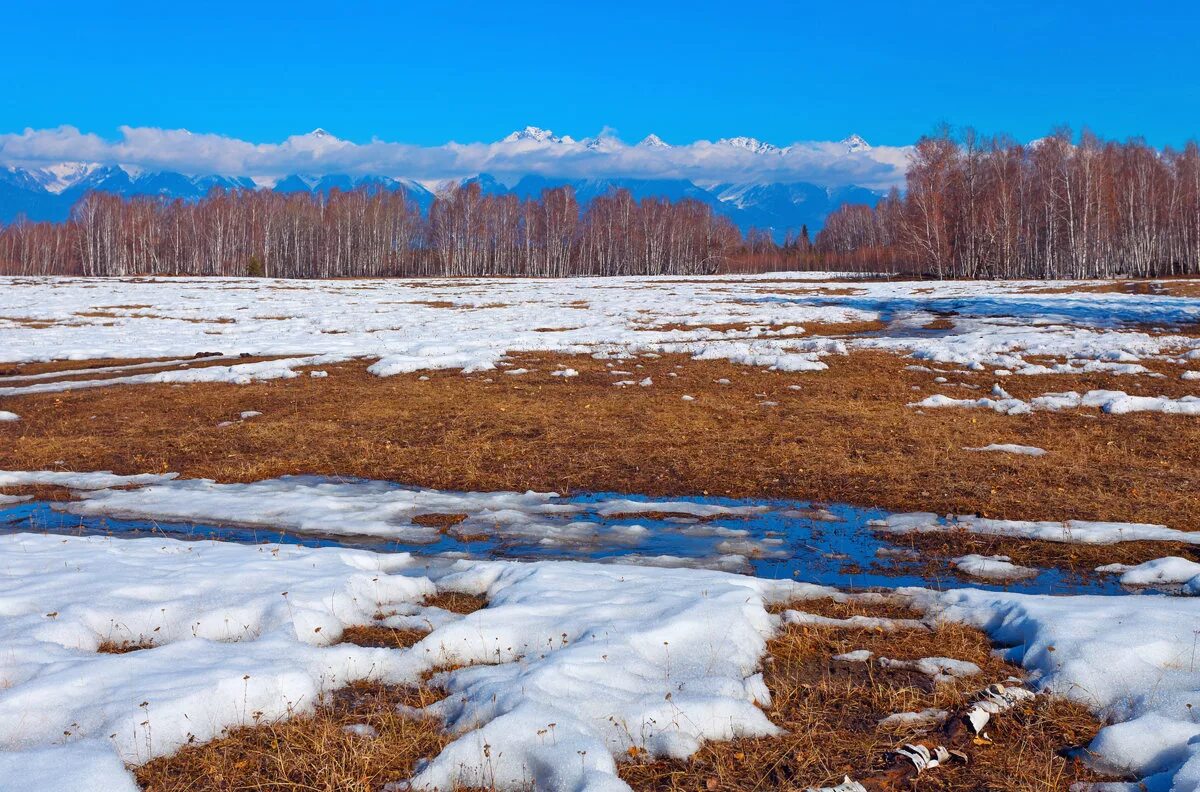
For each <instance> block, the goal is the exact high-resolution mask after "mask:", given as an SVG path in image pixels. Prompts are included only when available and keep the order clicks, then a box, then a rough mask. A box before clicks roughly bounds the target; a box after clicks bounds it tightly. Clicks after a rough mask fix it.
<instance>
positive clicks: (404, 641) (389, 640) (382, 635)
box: [338, 624, 429, 649]
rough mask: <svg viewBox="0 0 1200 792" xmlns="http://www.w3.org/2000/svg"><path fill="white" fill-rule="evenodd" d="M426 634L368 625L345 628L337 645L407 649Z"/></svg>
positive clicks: (420, 631)
mask: <svg viewBox="0 0 1200 792" xmlns="http://www.w3.org/2000/svg"><path fill="white" fill-rule="evenodd" d="M428 634H429V633H427V632H424V631H422V630H401V629H397V628H395V627H384V626H382V625H378V624H368V625H361V626H355V627H347V628H346V629H345V630H344V631H343V632H342V640H341V641H339V642H338V643H346V644H354V645H355V646H377V647H381V648H383V649H407V648H409V647H410V646H413V645H414V644H416V643H417V642H418V641H420V640H421V639H422V638H424V637H425V636H426V635H428Z"/></svg>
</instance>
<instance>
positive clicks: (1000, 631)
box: [905, 589, 1200, 792]
mask: <svg viewBox="0 0 1200 792" xmlns="http://www.w3.org/2000/svg"><path fill="white" fill-rule="evenodd" d="M905 591H906V593H910V594H912V595H913V596H914V597H915V598H916V600H917V602H918V603H921V604H922V605H923V606H925V607H931V608H933V609H935V610H937V611H939V613H938V618H942V619H950V620H955V621H962V622H966V623H968V624H972V625H974V626H976V627H979V628H981V629H983V630H985V631H987V632H988V633H989V634H990V635H991V636H992V638H993V640H995V641H996V642H998V643H999V644H1001V645H1002V646H1008V647H1011V648H1010V649H1008V650H1007V651H1006V654H1007V656H1008V657H1009V659H1010V660H1012V661H1013V662H1017V663H1020V664H1021V665H1023V666H1024V667H1025V668H1027V669H1029V670H1030V671H1032V672H1034V674H1035V682H1036V684H1037V685H1038V686H1039V687H1043V688H1048V689H1050V690H1052V691H1054V692H1056V693H1058V694H1060V695H1063V696H1066V697H1068V698H1071V699H1074V700H1076V701H1078V702H1080V703H1081V704H1084V705H1085V706H1087V707H1088V708H1089V709H1091V710H1092V711H1093V712H1096V713H1097V714H1099V715H1100V716H1101V717H1102V719H1106V720H1107V721H1108V722H1109V723H1111V724H1112V725H1109V726H1105V727H1104V728H1103V729H1102V730H1101V731H1100V733H1099V734H1098V735H1097V736H1096V738H1095V739H1094V740H1093V741H1092V743H1091V744H1090V745H1089V746H1088V749H1089V751H1090V752H1091V753H1093V754H1094V756H1093V760H1094V761H1096V762H1097V764H1099V765H1101V766H1102V767H1105V768H1106V769H1110V770H1115V771H1118V772H1131V773H1133V774H1136V775H1137V776H1139V777H1142V778H1144V779H1145V782H1146V786H1147V788H1149V789H1152V790H1161V791H1162V792H1195V790H1197V789H1200V717H1198V716H1197V714H1196V710H1197V709H1198V708H1200V655H1198V654H1197V652H1198V651H1200V650H1198V649H1197V644H1196V634H1197V630H1198V629H1200V600H1197V599H1194V598H1190V597H1155V596H1120V597H1096V596H1075V597H1055V596H1046V595H1026V594H1009V593H1002V592H988V591H979V590H975V589H960V590H955V591H948V592H941V593H936V592H932V591H927V590H915V589H914V590H905ZM1146 777H1149V778H1146Z"/></svg>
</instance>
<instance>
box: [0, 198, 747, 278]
mask: <svg viewBox="0 0 1200 792" xmlns="http://www.w3.org/2000/svg"><path fill="white" fill-rule="evenodd" d="M741 242H742V239H741V234H740V232H739V231H738V230H737V228H736V227H734V225H733V224H732V223H731V222H730V221H729V219H728V218H726V217H724V216H721V215H717V214H715V213H714V212H713V211H712V209H711V207H709V206H707V205H705V204H703V203H701V202H699V201H693V200H682V201H678V202H674V203H672V202H669V201H666V200H660V199H655V198H645V199H642V200H635V199H634V198H633V196H632V195H631V194H630V193H629V192H628V191H627V190H617V191H614V192H612V193H610V194H608V195H604V196H601V197H598V198H596V199H594V200H593V201H592V202H591V203H590V204H588V206H587V207H586V208H581V207H580V205H579V203H578V201H577V200H576V197H575V193H574V190H573V189H572V188H571V187H570V186H564V187H557V188H554V189H548V190H545V191H543V192H542V194H541V196H540V198H539V199H537V200H531V199H527V200H521V199H519V198H517V197H516V196H513V195H488V194H485V193H483V192H482V190H481V189H480V187H479V185H478V184H474V183H469V184H466V185H464V186H461V187H454V188H451V189H449V190H446V191H444V192H442V193H440V194H439V195H438V196H437V197H436V199H435V200H434V202H433V205H432V206H431V207H430V209H429V211H428V213H427V214H423V213H422V212H421V211H420V209H419V208H418V207H417V205H416V204H415V203H414V202H413V201H412V200H411V199H409V198H408V196H407V195H406V194H405V193H404V192H402V191H395V192H389V191H385V190H378V189H376V190H371V189H367V188H360V189H356V190H352V191H346V192H341V191H337V190H335V191H332V192H331V193H329V194H328V195H314V194H308V193H293V194H280V193H276V192H272V191H268V190H261V191H253V190H234V191H225V190H219V189H218V190H214V191H213V192H211V193H210V194H209V195H207V196H206V197H204V198H203V199H201V200H199V201H194V202H188V201H182V200H164V199H161V198H157V197H137V198H122V197H119V196H116V195H112V194H104V193H90V194H88V195H86V196H84V198H83V199H81V200H80V202H79V203H78V204H77V205H76V206H75V207H74V208H73V209H72V212H71V216H70V219H69V220H68V221H67V222H65V223H28V222H16V223H14V224H12V225H10V226H8V227H7V228H4V229H3V230H0V274H10V275H39V274H49V275H86V276H104V275H133V274H149V275H260V276H269V277H282V278H334V277H381V276H424V275H438V276H471V275H500V276H517V275H524V276H533V277H556V276H571V275H694V274H708V273H713V272H716V271H718V270H719V269H720V268H721V267H722V265H723V264H724V263H725V261H726V259H727V258H729V257H730V256H731V255H734V254H736V253H737V252H738V251H739V249H740V246H741Z"/></svg>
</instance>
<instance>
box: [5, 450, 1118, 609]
mask: <svg viewBox="0 0 1200 792" xmlns="http://www.w3.org/2000/svg"><path fill="white" fill-rule="evenodd" d="M25 475H29V476H37V475H39V474H25ZM43 475H44V474H43ZM60 475H61V474H60ZM114 478H118V477H114ZM31 483H36V482H31ZM58 483H66V486H71V484H70V483H68V482H58ZM114 485H115V486H118V485H119V483H117V482H114ZM119 486H120V488H101V489H91V490H87V491H83V490H79V491H76V492H75V495H76V496H77V497H78V498H79V499H78V500H74V501H64V502H48V501H26V502H21V503H15V504H14V503H9V504H5V505H0V533H17V532H45V533H57V534H69V535H112V536H129V537H133V536H169V537H171V538H176V539H215V540H221V541H231V542H242V543H260V542H267V541H270V542H281V543H286V544H300V545H306V546H314V547H351V548H357V549H367V550H375V551H382V552H401V551H410V552H414V553H419V554H423V555H436V554H457V555H463V556H467V557H472V558H510V559H574V560H586V561H600V562H614V563H635V564H644V565H651V566H696V567H707V568H713V569H722V570H726V571H730V572H741V573H746V574H753V575H757V576H760V577H767V578H792V579H795V580H800V581H805V582H811V583H821V584H826V585H832V586H838V587H840V588H848V589H855V588H868V587H886V588H894V587H897V586H926V587H934V588H958V587H966V586H969V587H973V588H987V589H1006V590H1011V591H1021V592H1030V593H1054V594H1080V593H1090V594H1119V593H1126V592H1125V589H1123V588H1122V587H1121V586H1120V585H1119V584H1118V582H1117V580H1116V578H1115V577H1114V576H1110V575H1081V574H1077V573H1072V572H1069V571H1066V570H1060V569H1042V570H1036V571H1035V572H1033V573H1031V574H1030V576H1028V577H1025V578H1022V579H1014V580H1005V581H994V580H986V579H976V578H971V577H967V576H966V575H964V574H962V573H956V572H955V571H954V569H953V567H952V566H951V565H950V563H949V562H948V561H945V560H941V561H933V562H931V560H930V559H928V558H922V557H920V556H919V555H918V554H917V553H915V552H914V551H912V550H911V549H909V548H906V547H905V545H904V543H903V541H904V540H903V537H895V538H896V542H895V543H893V542H891V541H888V537H889V536H890V535H889V534H886V533H882V532H879V531H876V530H873V529H872V528H871V525H870V523H871V522H872V521H880V520H883V519H885V518H886V517H887V516H888V513H887V512H885V511H882V510H878V509H861V508H856V507H852V506H846V505H838V504H833V505H814V504H812V503H806V502H801V501H783V500H739V499H730V498H716V497H681V498H672V499H654V498H647V497H643V496H638V495H623V494H616V493H585V494H576V495H569V496H558V495H555V494H553V493H535V492H528V493H516V492H485V493H470V492H447V491H439V490H428V489H421V488H414V487H405V486H401V485H397V484H392V483H389V482H380V481H365V480H344V479H342V480H334V479H328V478H320V477H312V476H289V477H284V478H279V479H271V480H267V481H260V482H255V483H252V484H218V483H215V482H212V481H206V480H158V481H155V482H153V483H149V484H147V485H145V486H140V487H132V488H130V487H128V485H119Z"/></svg>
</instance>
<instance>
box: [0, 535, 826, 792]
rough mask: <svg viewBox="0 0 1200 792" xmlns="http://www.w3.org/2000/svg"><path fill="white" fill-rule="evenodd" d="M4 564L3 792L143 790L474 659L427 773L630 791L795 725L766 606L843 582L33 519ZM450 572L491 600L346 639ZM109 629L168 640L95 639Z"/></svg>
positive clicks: (430, 777)
mask: <svg viewBox="0 0 1200 792" xmlns="http://www.w3.org/2000/svg"><path fill="white" fill-rule="evenodd" d="M0 569H2V570H3V575H2V576H0V613H3V614H4V618H3V619H2V620H0V788H2V789H28V788H31V784H33V783H34V781H35V780H36V781H37V782H38V783H39V784H41V783H47V787H41V786H39V787H38V788H60V789H70V788H77V787H72V786H71V784H72V783H74V779H77V778H79V777H84V776H85V775H86V774H87V773H93V772H94V773H96V776H95V777H97V778H105V779H106V783H107V784H108V785H107V786H106V788H111V789H126V788H132V786H131V784H132V782H131V781H130V780H129V779H128V777H126V782H125V783H124V784H121V783H118V782H117V777H118V776H119V772H118V770H117V768H118V767H119V763H120V762H128V763H132V764H137V763H141V762H145V761H147V760H149V759H150V758H152V757H155V756H161V755H166V754H169V753H171V752H173V751H174V750H176V749H177V748H178V747H180V746H182V745H184V744H186V743H187V742H188V740H189V739H190V738H191V737H192V736H193V735H194V736H195V738H196V739H197V740H206V739H210V738H212V737H214V736H217V735H218V734H220V732H221V731H222V729H225V728H228V727H231V726H235V725H239V724H243V723H250V722H253V721H254V719H255V718H266V719H271V718H277V717H283V716H286V715H288V714H290V713H294V712H303V711H305V710H307V709H310V708H311V707H312V705H313V702H314V701H315V700H316V699H317V698H318V697H319V695H320V694H321V693H322V692H323V691H328V690H331V689H333V688H336V687H339V686H341V685H344V684H346V683H347V682H350V681H353V680H356V679H363V678H372V679H380V680H383V681H388V682H396V683H416V682H418V681H419V680H420V679H421V677H422V675H423V674H425V673H427V672H430V671H435V670H436V669H438V668H441V667H447V666H451V665H468V666H470V667H466V668H462V669H460V670H457V671H454V672H450V673H445V674H442V675H441V677H440V678H439V681H440V682H442V683H443V684H444V685H445V686H446V688H448V690H449V691H450V695H449V696H448V697H447V698H446V699H445V700H443V701H441V702H439V703H436V704H434V705H433V706H432V707H431V710H432V712H433V713H434V714H437V715H439V716H442V717H443V718H445V720H446V722H447V724H448V726H449V727H450V728H451V729H452V730H454V731H455V732H456V733H459V734H460V735H461V736H460V737H459V738H458V739H457V740H456V741H455V742H453V743H452V744H451V745H449V746H448V747H447V748H446V749H445V751H444V752H443V753H442V754H441V755H440V756H438V757H436V758H434V759H433V760H432V761H431V762H430V763H429V764H427V765H426V766H424V768H423V769H422V770H421V771H420V772H419V774H418V775H417V776H416V778H415V779H414V781H415V785H416V786H417V787H418V788H425V787H437V788H442V789H448V788H451V787H453V786H454V785H455V784H467V785H475V784H483V783H488V784H491V783H493V782H494V783H495V784H496V785H497V786H498V787H499V788H501V789H514V788H524V787H526V786H528V784H529V783H530V782H533V783H534V784H536V785H537V788H539V789H547V790H609V789H614V790H615V789H626V788H627V787H625V786H624V784H622V783H621V782H620V781H619V780H618V779H617V777H616V775H615V760H614V756H623V755H625V754H626V753H627V751H628V749H629V748H631V747H636V748H638V749H642V750H645V751H647V752H648V753H649V754H650V755H652V756H686V755H688V754H690V753H692V752H694V751H695V750H696V749H697V748H698V747H699V746H700V744H701V743H702V742H703V741H704V740H711V739H730V738H732V737H736V736H743V735H744V736H753V735H769V734H775V733H777V732H778V729H777V727H775V726H774V725H773V724H771V723H770V721H769V720H767V718H766V716H765V715H764V714H763V712H762V710H761V709H760V708H759V706H757V705H759V704H765V703H766V702H767V701H768V698H769V693H768V691H767V688H766V686H765V685H764V684H763V681H762V677H761V674H759V673H758V665H759V660H760V657H761V655H762V653H763V651H764V649H765V642H766V640H767V638H768V637H769V636H770V635H771V633H772V632H773V630H774V629H775V625H776V624H777V622H776V621H775V619H774V618H773V617H772V616H771V615H770V614H768V612H767V611H766V607H765V606H766V604H767V603H769V602H778V601H784V600H790V599H792V598H795V597H804V596H829V595H836V596H840V595H837V593H836V592H835V591H834V590H832V589H826V588H823V587H820V586H808V585H805V584H799V583H792V582H789V581H768V580H762V579H757V578H751V577H744V576H738V575H728V574H724V573H720V572H708V571H699V570H663V569H653V570H650V569H642V568H638V567H630V566H617V565H611V566H609V565H599V564H585V563H574V562H542V563H533V564H522V563H514V562H499V561H491V562H466V561H459V562H434V561H431V560H429V559H423V560H421V561H419V562H418V561H416V560H415V559H413V558H412V557H410V556H408V555H407V554H393V555H380V554H374V553H369V552H364V551H347V550H337V549H329V548H321V549H309V548H301V547H295V546H277V545H258V546H244V545H234V544H220V543H194V542H181V541H176V540H160V539H124V540H114V539H108V538H97V537H90V538H62V537H55V536H43V535H34V534H17V535H11V536H7V537H0ZM435 586H436V588H438V589H441V590H457V591H466V592H471V593H486V594H487V596H488V600H489V604H488V607H486V608H485V609H483V610H480V611H477V612H475V613H473V614H470V615H468V616H465V617H457V616H455V615H453V614H448V613H446V612H444V611H437V609H425V610H427V611H437V612H430V613H426V614H424V615H425V616H426V617H427V619H426V621H427V624H428V625H429V626H430V627H432V628H433V631H432V632H431V633H430V634H429V635H428V636H427V637H426V638H425V639H423V640H422V641H421V642H419V643H418V644H417V645H416V646H414V647H413V648H411V649H409V650H403V651H397V650H389V649H367V648H360V647H355V646H350V645H332V644H334V643H335V642H336V641H337V640H338V639H339V637H340V635H341V632H342V630H343V629H344V628H345V627H346V626H349V625H354V624H363V623H368V622H370V621H371V619H372V617H373V615H374V614H375V613H376V612H378V611H381V610H383V611H388V610H395V611H397V612H398V613H399V614H401V615H403V614H408V615H410V616H421V615H422V613H421V611H422V609H423V608H424V606H421V605H420V604H419V603H420V601H421V599H422V598H423V597H424V596H426V595H428V594H430V593H432V592H433V591H434V590H435ZM392 618H395V617H392ZM104 640H111V641H115V642H122V641H149V642H152V643H153V644H155V646H154V648H150V649H144V650H140V651H134V652H129V653H127V654H119V655H112V654H97V653H96V652H95V650H96V648H97V647H98V645H99V644H100V642H101V641H104ZM106 752H107V753H106ZM34 773H36V774H38V775H36V776H35V775H31V774H34ZM42 774H48V776H49V782H47V777H46V776H45V775H42ZM397 780H400V779H397Z"/></svg>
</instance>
